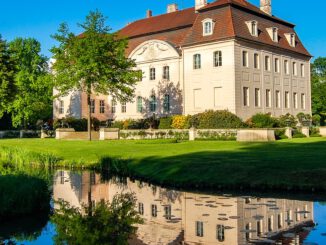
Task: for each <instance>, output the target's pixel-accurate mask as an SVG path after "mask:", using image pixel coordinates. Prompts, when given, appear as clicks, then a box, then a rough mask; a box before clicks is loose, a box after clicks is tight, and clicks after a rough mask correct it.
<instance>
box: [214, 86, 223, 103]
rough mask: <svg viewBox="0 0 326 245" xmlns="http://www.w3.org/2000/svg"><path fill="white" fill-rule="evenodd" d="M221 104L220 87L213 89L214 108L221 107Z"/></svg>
mask: <svg viewBox="0 0 326 245" xmlns="http://www.w3.org/2000/svg"><path fill="white" fill-rule="evenodd" d="M222 103H223V95H222V87H216V88H214V106H215V107H218V106H221V105H222Z"/></svg>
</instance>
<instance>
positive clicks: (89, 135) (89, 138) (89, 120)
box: [87, 94, 92, 141]
mask: <svg viewBox="0 0 326 245" xmlns="http://www.w3.org/2000/svg"><path fill="white" fill-rule="evenodd" d="M87 105H88V116H87V132H88V140H89V141H91V140H92V127H91V114H92V112H91V95H90V94H87Z"/></svg>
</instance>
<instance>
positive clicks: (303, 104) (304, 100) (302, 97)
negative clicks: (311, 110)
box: [300, 93, 306, 110]
mask: <svg viewBox="0 0 326 245" xmlns="http://www.w3.org/2000/svg"><path fill="white" fill-rule="evenodd" d="M300 97H301V109H302V110H305V109H306V94H305V93H301V96H300Z"/></svg>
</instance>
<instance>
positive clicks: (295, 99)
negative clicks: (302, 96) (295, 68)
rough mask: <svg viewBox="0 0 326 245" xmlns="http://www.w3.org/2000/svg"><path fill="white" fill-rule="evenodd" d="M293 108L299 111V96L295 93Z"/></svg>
mask: <svg viewBox="0 0 326 245" xmlns="http://www.w3.org/2000/svg"><path fill="white" fill-rule="evenodd" d="M293 106H294V108H295V109H298V94H297V93H293Z"/></svg>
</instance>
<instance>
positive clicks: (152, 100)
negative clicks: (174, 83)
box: [149, 95, 157, 112]
mask: <svg viewBox="0 0 326 245" xmlns="http://www.w3.org/2000/svg"><path fill="white" fill-rule="evenodd" d="M156 105H157V101H156V96H155V95H151V97H150V98H149V109H150V111H151V112H155V111H156Z"/></svg>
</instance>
